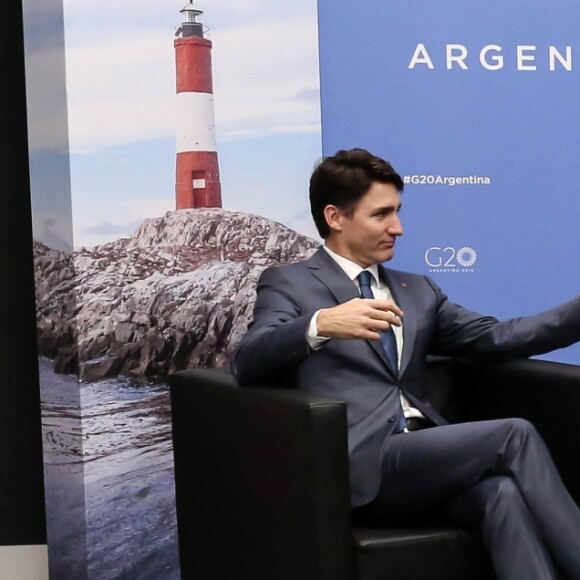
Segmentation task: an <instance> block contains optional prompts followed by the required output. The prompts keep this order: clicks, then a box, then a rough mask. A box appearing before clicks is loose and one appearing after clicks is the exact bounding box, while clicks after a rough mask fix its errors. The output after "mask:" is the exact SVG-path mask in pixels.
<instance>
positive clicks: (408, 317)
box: [379, 265, 417, 376]
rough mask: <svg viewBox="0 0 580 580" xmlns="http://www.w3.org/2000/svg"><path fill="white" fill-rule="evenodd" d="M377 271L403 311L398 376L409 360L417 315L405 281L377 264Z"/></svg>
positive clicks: (413, 342)
mask: <svg viewBox="0 0 580 580" xmlns="http://www.w3.org/2000/svg"><path fill="white" fill-rule="evenodd" d="M379 272H380V275H381V277H382V278H383V281H384V282H385V283H386V285H387V286H388V287H389V290H390V291H391V295H392V296H393V300H394V301H395V304H397V306H399V308H400V309H401V310H402V311H403V313H404V316H403V353H402V356H401V366H400V369H399V376H402V375H403V373H404V372H405V369H406V368H407V366H408V365H409V361H410V360H411V354H412V353H413V346H414V344H415V336H416V334H417V317H416V316H415V309H414V307H413V299H412V297H411V292H410V290H409V288H408V287H407V283H406V282H405V281H404V279H403V278H402V277H401V275H400V274H399V273H397V272H394V271H392V270H389V269H387V268H385V267H383V266H381V265H379Z"/></svg>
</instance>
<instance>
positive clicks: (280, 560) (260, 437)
mask: <svg viewBox="0 0 580 580" xmlns="http://www.w3.org/2000/svg"><path fill="white" fill-rule="evenodd" d="M170 389H171V402H172V419H173V444H174V456H175V486H176V503H177V522H178V531H179V545H180V558H181V566H182V578H183V579H184V580H187V579H189V578H192V579H197V578H207V579H208V580H213V579H222V578H223V579H231V578H254V579H256V580H259V579H262V578H264V579H270V578H276V579H280V580H286V579H288V580H290V579H292V580H295V579H296V578H300V579H301V580H310V579H311V580H322V579H329V580H330V579H333V580H336V579H340V580H342V579H347V578H350V577H351V576H350V574H351V573H352V572H351V565H352V563H351V559H352V553H351V552H352V530H351V523H350V503H349V487H348V481H349V479H348V455H347V438H346V409H345V405H344V403H342V402H340V401H330V400H328V399H324V398H322V397H318V396H314V395H310V394H308V393H304V392H300V391H295V390H290V389H282V388H275V389H274V388H264V387H256V388H247V387H244V388H240V387H238V386H237V384H236V382H235V379H234V378H233V377H232V376H231V375H229V374H227V373H225V372H222V371H215V370H196V371H183V372H179V373H175V374H174V375H172V376H171V377H170Z"/></svg>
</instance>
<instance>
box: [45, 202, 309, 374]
mask: <svg viewBox="0 0 580 580" xmlns="http://www.w3.org/2000/svg"><path fill="white" fill-rule="evenodd" d="M318 245H319V243H318V242H316V241H315V240H312V239H311V238H308V237H306V236H303V235H300V234H298V233H296V232H295V231H293V230H290V229H289V228H287V227H286V226H284V225H282V224H279V223H276V222H273V221H270V220H268V219H265V218H262V217H259V216H255V215H251V214H245V213H241V212H229V211H226V210H222V209H218V208H212V209H189V210H180V211H174V212H168V213H167V214H166V215H164V216H163V217H159V218H150V219H146V220H145V221H144V222H143V223H142V224H141V226H140V227H139V228H138V229H137V230H136V231H135V233H134V234H133V235H132V236H131V237H129V238H122V239H119V240H117V241H115V242H111V243H108V244H103V245H101V246H96V247H94V248H90V249H86V248H83V249H81V250H78V251H76V252H73V253H66V252H61V251H57V250H52V249H50V248H48V247H46V246H44V245H43V244H41V243H39V242H36V243H35V260H34V262H35V264H34V266H35V275H36V293H37V322H38V342H39V350H40V353H41V354H43V355H45V356H48V357H50V358H53V359H54V366H55V369H56V370H57V371H58V372H78V373H79V377H80V378H81V380H83V381H93V380H98V379H100V378H103V377H109V376H116V375H118V374H125V375H132V376H139V377H141V376H165V375H167V374H168V373H170V372H172V371H175V370H181V369H185V368H193V367H223V366H225V365H226V364H227V361H228V358H229V357H230V356H231V354H232V353H233V351H234V350H235V348H236V346H237V344H238V342H239V340H240V339H241V337H242V336H243V333H244V332H245V329H246V327H247V325H248V322H249V320H250V318H251V315H252V309H253V303H254V300H255V286H256V282H257V280H258V277H259V276H260V274H261V272H262V271H263V270H264V268H266V267H267V266H270V265H273V264H279V263H287V262H293V261H297V260H302V259H305V258H307V257H309V256H310V255H312V253H313V252H314V250H315V249H316V248H317V247H318Z"/></svg>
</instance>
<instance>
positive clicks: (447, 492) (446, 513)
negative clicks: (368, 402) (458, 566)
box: [355, 419, 580, 580]
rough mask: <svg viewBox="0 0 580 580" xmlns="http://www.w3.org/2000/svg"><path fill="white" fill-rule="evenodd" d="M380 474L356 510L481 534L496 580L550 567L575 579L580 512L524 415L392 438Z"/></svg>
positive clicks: (545, 572)
mask: <svg viewBox="0 0 580 580" xmlns="http://www.w3.org/2000/svg"><path fill="white" fill-rule="evenodd" d="M382 474H383V475H382V483H381V488H380V491H379V495H378V496H377V497H376V498H375V499H374V500H373V501H372V502H371V503H370V504H367V505H365V506H362V507H361V508H357V509H356V510H355V516H356V517H359V518H363V519H364V520H365V521H366V522H368V523H381V524H397V525H401V524H409V523H413V524H415V523H417V522H421V521H423V520H425V519H428V520H429V521H431V522H433V521H434V518H443V519H444V520H451V521H452V522H454V523H456V524H459V525H460V526H463V527H467V528H470V529H476V530H478V531H479V532H480V533H481V534H482V537H483V541H484V543H485V545H486V547H487V549H488V551H489V552H490V554H491V558H492V561H493V565H494V569H495V572H496V574H497V577H498V578H499V579H500V580H521V579H522V578H525V579H526V580H550V579H552V578H554V579H556V578H558V577H559V576H558V572H557V571H556V570H557V569H558V570H561V571H563V572H564V573H565V574H566V575H567V576H569V577H570V578H572V579H580V510H579V509H578V507H577V506H576V504H575V502H574V500H573V499H572V498H571V497H570V495H569V493H568V491H567V490H566V488H565V487H564V484H563V483H562V481H561V479H560V476H559V474H558V472H557V470H556V468H555V466H554V464H553V462H552V459H551V457H550V454H549V451H548V449H547V448H546V446H545V444H544V442H543V441H542V439H541V437H540V436H539V435H538V433H537V431H536V430H535V428H534V427H533V425H531V423H529V422H528V421H525V420H523V419H500V420H495V421H480V422H474V423H462V424H457V425H445V426H440V427H432V428H429V429H424V430H422V431H414V432H411V433H400V434H397V435H392V436H390V437H388V438H387V439H386V440H385V442H384V444H383V446H382ZM435 521H437V520H435ZM439 521H441V520H440V519H439Z"/></svg>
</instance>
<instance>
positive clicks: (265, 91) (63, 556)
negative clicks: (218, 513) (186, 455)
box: [25, 0, 321, 580]
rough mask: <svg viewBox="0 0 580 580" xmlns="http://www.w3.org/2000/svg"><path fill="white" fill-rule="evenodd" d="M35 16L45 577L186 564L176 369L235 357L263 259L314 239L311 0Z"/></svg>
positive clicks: (129, 6) (162, 570) (170, 574)
mask: <svg viewBox="0 0 580 580" xmlns="http://www.w3.org/2000/svg"><path fill="white" fill-rule="evenodd" d="M25 20H26V23H25V24H26V26H25V28H26V34H27V40H26V44H27V63H28V64H29V68H30V70H31V71H34V74H32V73H31V74H29V75H28V79H27V80H28V86H27V92H28V103H29V125H30V130H29V133H30V135H29V138H30V141H31V177H32V183H33V187H32V198H33V199H32V203H33V214H34V241H35V274H36V295H37V296H36V299H37V326H38V343H39V351H40V355H41V357H40V367H41V391H42V404H43V437H44V440H43V444H44V454H45V477H46V486H47V514H48V536H49V559H50V570H51V578H57V579H59V580H61V579H67V578H75V580H78V579H82V578H91V579H93V578H94V579H101V578H131V579H134V578H139V579H140V580H141V579H142V580H153V579H154V580H170V579H171V580H174V579H177V578H179V577H180V576H179V566H178V554H177V531H176V524H175V504H174V486H173V469H172V464H173V457H172V450H171V429H170V407H169V396H168V387H167V375H168V374H169V373H171V372H173V371H175V370H180V369H183V368H195V367H211V368H213V367H226V366H227V365H228V359H229V357H230V355H231V353H232V352H233V349H234V348H235V346H236V344H237V341H238V340H239V339H240V337H241V335H242V334H243V332H244V331H245V327H246V325H247V323H248V320H249V317H250V316H251V308H252V304H253V299H254V287H255V282H256V280H257V277H258V276H259V274H260V273H261V271H262V270H263V269H264V268H265V267H267V266H268V265H271V264H276V263H282V262H287V261H293V260H298V259H302V258H304V257H307V256H309V255H310V254H311V253H312V252H313V251H314V249H315V248H316V247H317V246H318V245H319V243H320V240H319V238H318V236H317V234H316V232H315V228H314V226H313V225H312V223H311V218H310V213H309V207H308V194H307V188H308V178H309V176H310V173H311V171H312V169H313V166H314V165H315V163H316V162H317V160H318V159H319V158H320V157H321V141H320V104H319V103H320V97H319V80H318V78H319V75H318V48H317V13H316V1H315V0H297V1H293V2H288V3H285V4H277V5H275V6H274V5H272V3H268V2H266V1H265V0H259V1H257V2H250V3H241V2H234V1H232V0H207V1H206V0H204V1H202V2H197V1H194V2H190V1H188V0H175V1H174V2H163V3H161V2H157V1H153V0H144V1H143V2H139V3H138V4H137V3H134V2H122V3H118V2H95V1H94V0H89V1H87V2H82V3H79V2H72V1H69V0H65V1H64V5H61V4H60V1H59V0H51V2H49V3H47V4H46V6H44V8H43V10H41V11H39V10H38V7H37V6H33V3H32V1H31V0H28V2H27V7H26V9H25ZM47 63H49V65H50V66H48V65H47ZM47 96H49V97H50V98H46V97H47ZM47 120H51V121H52V123H49V122H48V121H47ZM67 136H68V138H67ZM65 153H66V155H65Z"/></svg>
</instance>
